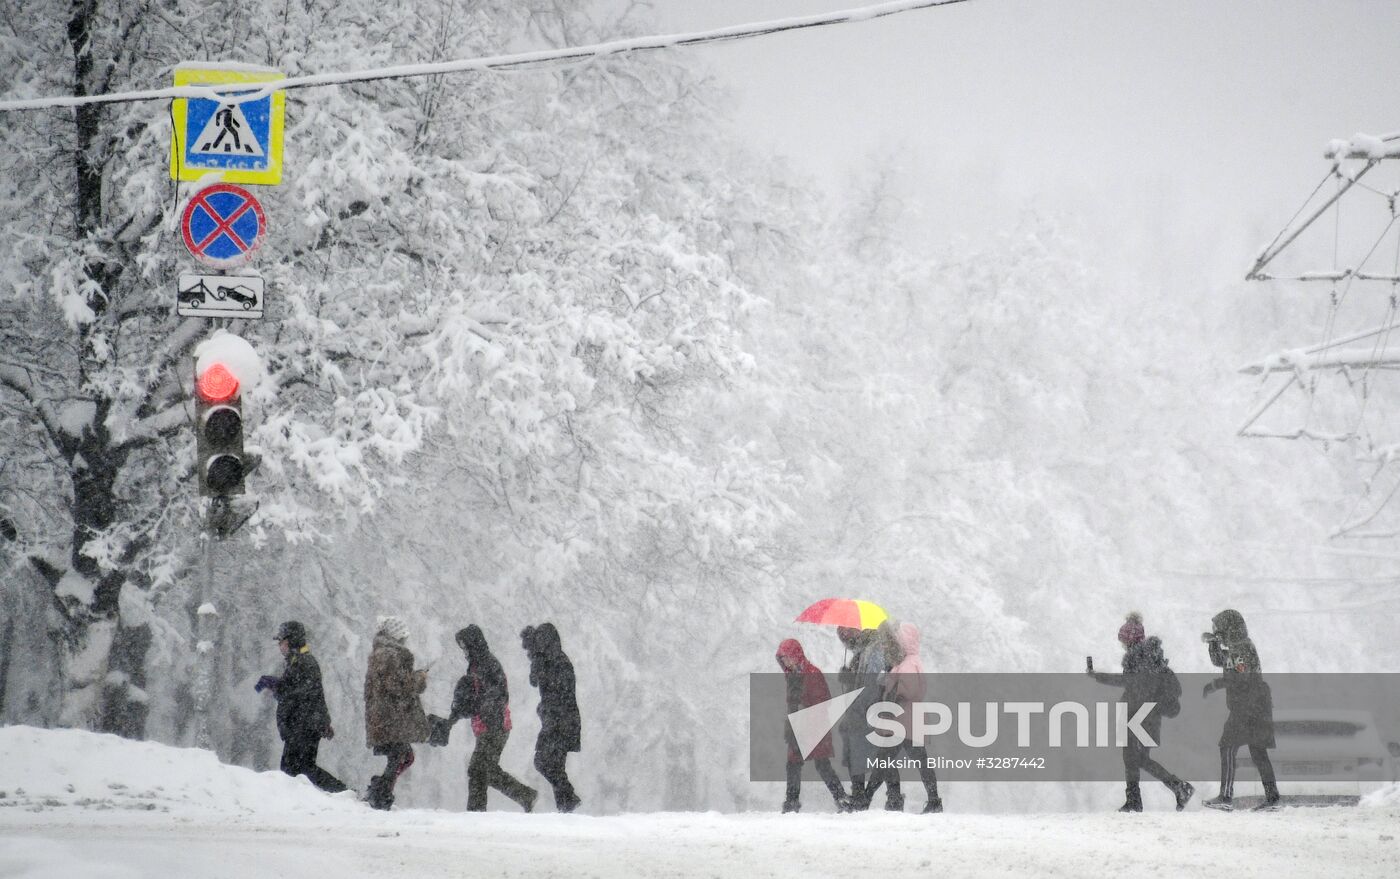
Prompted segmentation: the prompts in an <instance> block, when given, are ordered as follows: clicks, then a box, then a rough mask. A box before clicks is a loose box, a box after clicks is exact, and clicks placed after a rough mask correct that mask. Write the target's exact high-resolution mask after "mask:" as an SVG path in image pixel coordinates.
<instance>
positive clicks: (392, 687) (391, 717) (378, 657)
mask: <svg viewBox="0 0 1400 879" xmlns="http://www.w3.org/2000/svg"><path fill="white" fill-rule="evenodd" d="M407 640H408V624H407V623H405V622H404V621H403V620H401V619H399V618H398V617H394V616H390V617H384V618H383V619H382V620H380V622H379V629H378V631H377V632H376V634H375V636H374V647H373V649H372V650H370V654H369V668H368V669H367V670H366V671H365V743H366V744H367V745H369V747H371V748H373V749H374V753H375V754H378V755H379V756H381V757H384V758H386V759H385V764H384V771H383V772H382V773H381V774H379V775H376V776H374V777H373V778H371V779H370V783H369V790H368V791H367V792H366V795H365V799H366V800H367V801H368V802H369V804H370V806H371V807H372V808H375V809H389V808H392V807H393V805H394V785H395V783H397V782H398V779H399V776H400V775H403V774H404V773H405V772H407V771H408V767H410V766H412V765H413V743H415V742H426V741H427V740H428V716H427V714H425V713H424V712H423V703H422V701H421V700H420V696H419V694H421V693H422V692H423V691H424V690H425V689H427V687H428V672H427V670H426V669H417V670H415V669H414V668H413V653H412V652H411V651H410V650H409V649H408V647H407V646H406V643H405V642H407Z"/></svg>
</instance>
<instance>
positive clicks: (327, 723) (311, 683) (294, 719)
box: [253, 620, 345, 794]
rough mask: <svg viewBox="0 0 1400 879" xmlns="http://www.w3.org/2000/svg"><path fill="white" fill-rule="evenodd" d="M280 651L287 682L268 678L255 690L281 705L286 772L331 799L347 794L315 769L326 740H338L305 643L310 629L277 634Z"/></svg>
mask: <svg viewBox="0 0 1400 879" xmlns="http://www.w3.org/2000/svg"><path fill="white" fill-rule="evenodd" d="M277 649H278V650H280V651H282V658H283V659H285V660H286V666H285V667H284V668H283V669H282V676H281V677H276V676H274V675H263V676H262V677H260V678H258V682H257V683H256V684H255V685H254V686H253V689H254V690H256V691H257V692H259V693H261V692H262V691H263V690H268V691H270V692H271V693H272V695H273V696H274V697H276V699H277V734H278V735H279V736H281V737H282V771H283V772H285V773H287V774H288V775H290V776H293V777H296V776H298V775H305V776H306V777H307V778H309V779H311V783H312V784H314V785H316V786H317V787H319V788H320V789H321V790H323V791H326V792H328V793H333V794H334V793H339V792H341V791H343V790H345V784H344V783H343V782H341V780H340V779H338V778H336V777H335V776H334V775H331V774H330V773H329V772H327V771H326V770H324V769H322V768H321V767H320V766H317V765H316V752H317V751H318V750H320V747H321V739H330V738H334V737H335V729H334V727H332V726H331V713H330V709H329V708H327V707H326V693H325V690H324V689H323V688H322V686H321V666H320V665H319V664H318V663H317V662H316V657H314V656H312V655H311V647H310V646H309V645H308V644H307V643H306V626H303V625H302V624H301V623H299V622H297V621H296V620H288V621H287V622H285V623H283V624H282V625H281V626H280V627H278V629H277Z"/></svg>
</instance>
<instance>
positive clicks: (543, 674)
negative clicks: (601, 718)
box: [521, 623, 583, 812]
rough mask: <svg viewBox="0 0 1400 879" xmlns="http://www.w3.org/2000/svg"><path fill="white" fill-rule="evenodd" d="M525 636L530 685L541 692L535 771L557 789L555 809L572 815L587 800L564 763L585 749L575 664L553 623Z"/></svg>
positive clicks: (523, 638)
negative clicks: (581, 795)
mask: <svg viewBox="0 0 1400 879" xmlns="http://www.w3.org/2000/svg"><path fill="white" fill-rule="evenodd" d="M525 632H528V633H529V636H528V637H526V635H525V633H524V632H522V633H521V639H522V641H524V643H525V650H526V653H527V654H528V655H529V657H530V683H531V684H532V685H533V686H535V687H538V688H539V691H540V704H539V707H538V708H536V712H537V713H538V714H539V716H540V734H539V736H538V737H537V738H536V739H535V768H536V769H537V770H539V773H540V775H543V776H544V777H545V780H546V781H548V782H549V784H550V786H551V787H553V788H554V806H555V808H556V809H558V810H559V811H560V812H572V811H573V810H575V809H577V808H578V807H579V804H580V803H582V802H583V800H581V799H579V796H578V794H577V793H575V792H574V786H573V785H572V784H571V783H570V782H569V775H568V772H567V771H565V767H564V763H565V761H566V760H567V759H568V756H569V754H570V753H571V752H573V751H578V750H580V749H581V746H582V741H581V739H582V735H581V726H582V722H581V719H580V717H579V711H578V698H577V696H576V695H575V693H574V664H573V663H572V662H570V661H569V657H568V656H566V655H565V654H564V647H563V645H562V644H560V643H559V631H558V630H557V629H555V628H554V624H553V623H541V624H540V625H538V626H536V627H534V628H533V629H530V628H527V629H526V630H525Z"/></svg>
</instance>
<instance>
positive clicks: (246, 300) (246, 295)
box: [218, 284, 258, 311]
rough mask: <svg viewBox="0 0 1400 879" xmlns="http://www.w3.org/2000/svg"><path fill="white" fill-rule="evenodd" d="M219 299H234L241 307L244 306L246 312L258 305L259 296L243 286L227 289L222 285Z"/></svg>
mask: <svg viewBox="0 0 1400 879" xmlns="http://www.w3.org/2000/svg"><path fill="white" fill-rule="evenodd" d="M218 298H220V299H232V300H233V301H234V302H237V303H238V304H239V305H242V306H243V310H244V311H248V310H250V309H251V308H252V307H253V306H254V305H257V304H258V296H257V294H256V293H254V292H253V291H252V290H250V289H248V288H247V287H245V286H243V285H242V284H238V285H236V286H233V287H225V286H223V285H222V284H220V285H219V292H218Z"/></svg>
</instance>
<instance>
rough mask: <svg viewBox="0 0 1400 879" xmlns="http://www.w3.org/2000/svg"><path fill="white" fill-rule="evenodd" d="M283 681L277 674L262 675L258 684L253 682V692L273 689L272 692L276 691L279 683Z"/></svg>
mask: <svg viewBox="0 0 1400 879" xmlns="http://www.w3.org/2000/svg"><path fill="white" fill-rule="evenodd" d="M281 682H282V679H281V678H279V677H277V676H276V675H263V676H262V677H260V678H258V682H257V683H256V684H253V692H255V693H261V692H262V691H263V690H271V691H272V692H274V693H276V692H277V685H278V684H280V683H281Z"/></svg>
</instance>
